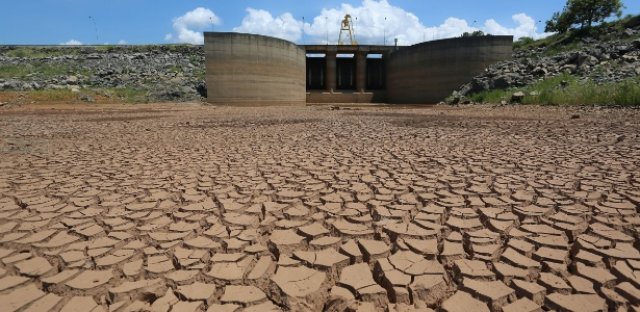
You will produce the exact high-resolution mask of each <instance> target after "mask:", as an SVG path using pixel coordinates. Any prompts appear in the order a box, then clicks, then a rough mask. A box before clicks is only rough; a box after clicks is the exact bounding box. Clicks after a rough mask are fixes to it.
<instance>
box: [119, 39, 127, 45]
mask: <svg viewBox="0 0 640 312" xmlns="http://www.w3.org/2000/svg"><path fill="white" fill-rule="evenodd" d="M118 44H119V45H125V44H127V41H126V40H120V41H118Z"/></svg>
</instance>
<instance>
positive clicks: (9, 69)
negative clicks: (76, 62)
mask: <svg viewBox="0 0 640 312" xmlns="http://www.w3.org/2000/svg"><path fill="white" fill-rule="evenodd" d="M68 74H84V75H86V74H88V70H86V69H82V68H78V67H75V66H70V65H69V64H55V63H46V62H42V63H38V62H33V63H29V64H22V65H0V78H14V77H15V78H25V77H28V76H39V77H53V76H61V75H68Z"/></svg>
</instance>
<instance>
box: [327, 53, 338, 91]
mask: <svg viewBox="0 0 640 312" xmlns="http://www.w3.org/2000/svg"><path fill="white" fill-rule="evenodd" d="M325 55H326V56H325V57H326V61H325V64H326V66H327V69H326V70H325V75H326V76H325V77H326V79H327V82H326V83H325V86H326V87H327V91H329V92H333V91H335V90H336V57H337V53H336V52H335V51H327V53H326V54H325Z"/></svg>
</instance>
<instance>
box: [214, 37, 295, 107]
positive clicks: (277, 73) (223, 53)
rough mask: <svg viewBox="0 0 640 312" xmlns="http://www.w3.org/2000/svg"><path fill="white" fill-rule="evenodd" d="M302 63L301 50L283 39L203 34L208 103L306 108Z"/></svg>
mask: <svg viewBox="0 0 640 312" xmlns="http://www.w3.org/2000/svg"><path fill="white" fill-rule="evenodd" d="M305 59H306V54H305V51H304V49H302V48H300V47H299V46H297V45H295V44H294V43H291V42H288V41H285V40H282V39H277V38H272V37H267V36H261V35H251V34H241V33H218V32H206V33H205V63H206V81H207V102H209V103H213V104H222V105H258V106H259V105H305V102H306V79H305V72H306V60H305Z"/></svg>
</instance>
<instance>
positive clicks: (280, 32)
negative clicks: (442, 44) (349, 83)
mask: <svg viewBox="0 0 640 312" xmlns="http://www.w3.org/2000/svg"><path fill="white" fill-rule="evenodd" d="M247 13H248V14H247V15H246V16H245V18H244V19H243V20H242V24H241V25H240V26H239V27H236V28H234V29H233V30H234V31H239V32H249V33H257V34H263V35H269V36H274V37H279V38H283V39H287V40H291V41H297V42H305V43H327V41H328V42H329V43H332V44H335V43H337V41H338V36H339V33H340V22H341V21H342V19H343V18H344V16H345V15H346V14H350V15H351V17H352V20H353V23H354V28H355V29H354V31H355V36H356V39H357V40H358V42H359V43H363V44H382V43H383V42H384V41H385V39H386V43H387V44H393V40H394V39H395V38H397V39H398V44H400V45H410V44H415V43H418V42H422V41H428V40H434V39H442V38H451V37H457V36H460V35H462V34H463V33H464V32H473V31H476V30H482V31H484V32H485V33H490V34H493V35H514V37H515V38H516V39H518V38H520V37H523V36H528V37H534V38H541V37H544V36H546V35H548V34H545V33H539V32H538V31H537V25H536V23H535V21H534V19H533V18H531V17H529V16H527V15H526V14H524V13H519V14H515V15H513V17H512V18H513V20H514V22H515V23H516V25H515V27H513V28H508V27H506V26H503V25H500V24H498V23H497V22H496V21H495V20H493V19H490V20H487V21H486V22H484V24H482V23H478V25H479V26H475V24H476V22H473V23H469V22H468V21H466V20H463V19H460V18H456V17H449V18H447V19H446V20H445V21H444V22H443V23H441V24H440V25H436V26H429V25H425V24H423V23H422V22H421V21H420V19H419V18H418V17H417V16H416V15H415V14H413V13H411V12H409V11H406V10H404V9H403V8H400V7H396V6H393V5H391V4H390V3H389V2H388V1H387V0H363V1H362V3H361V4H360V5H359V6H353V5H351V4H347V3H343V4H341V5H340V6H338V7H336V8H326V9H323V10H322V11H321V12H320V15H318V16H315V17H313V18H308V19H307V21H306V22H305V23H304V25H303V24H302V19H301V18H300V19H299V20H296V19H295V18H293V15H291V14H290V13H284V14H282V15H280V16H278V17H273V16H272V14H271V13H269V12H268V11H265V10H256V9H252V8H249V9H247ZM302 30H304V38H303V35H302V34H303V32H302Z"/></svg>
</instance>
